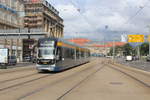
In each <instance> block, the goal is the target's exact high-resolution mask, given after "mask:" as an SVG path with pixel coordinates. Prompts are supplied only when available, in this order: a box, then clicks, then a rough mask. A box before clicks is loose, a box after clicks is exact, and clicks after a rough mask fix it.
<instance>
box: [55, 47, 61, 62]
mask: <svg viewBox="0 0 150 100" xmlns="http://www.w3.org/2000/svg"><path fill="white" fill-rule="evenodd" d="M56 59H57V60H58V61H59V60H61V59H62V49H61V48H60V47H58V48H57V52H56Z"/></svg>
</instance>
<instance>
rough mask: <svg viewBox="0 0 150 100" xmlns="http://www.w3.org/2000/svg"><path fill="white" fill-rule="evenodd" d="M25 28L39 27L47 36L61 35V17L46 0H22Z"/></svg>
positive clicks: (62, 26)
mask: <svg viewBox="0 0 150 100" xmlns="http://www.w3.org/2000/svg"><path fill="white" fill-rule="evenodd" d="M24 7H25V17H24V26H25V28H28V29H30V28H39V29H42V30H43V31H44V32H47V37H57V38H61V37H63V28H64V25H63V19H62V18H61V17H60V16H59V12H58V11H57V10H56V9H55V8H54V7H53V6H52V5H51V4H50V3H48V2H47V1H46V0H24Z"/></svg>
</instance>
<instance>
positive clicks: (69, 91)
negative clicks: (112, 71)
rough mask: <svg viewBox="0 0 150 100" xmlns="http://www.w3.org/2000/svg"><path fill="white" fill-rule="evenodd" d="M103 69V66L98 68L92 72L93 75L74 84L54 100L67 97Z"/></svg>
mask: <svg viewBox="0 0 150 100" xmlns="http://www.w3.org/2000/svg"><path fill="white" fill-rule="evenodd" d="M104 67H105V66H103V67H100V68H99V69H97V70H96V71H94V72H93V73H91V74H90V75H88V76H86V77H85V78H84V79H82V80H81V81H79V82H78V83H77V84H75V85H74V86H73V87H71V88H70V89H69V90H67V91H66V92H64V94H62V95H60V96H59V97H58V98H57V99H56V100H61V99H62V98H63V97H65V96H66V95H68V94H69V93H71V91H73V90H74V89H75V88H77V87H78V86H79V85H81V84H82V83H83V82H85V81H86V80H87V79H89V78H90V77H91V76H93V75H94V74H96V73H97V72H99V71H100V70H101V69H103V68H104Z"/></svg>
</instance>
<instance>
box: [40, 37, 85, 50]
mask: <svg viewBox="0 0 150 100" xmlns="http://www.w3.org/2000/svg"><path fill="white" fill-rule="evenodd" d="M43 40H54V41H58V42H63V43H65V44H68V45H71V46H75V47H78V48H81V49H87V48H85V47H82V46H80V45H77V44H75V43H72V42H69V41H67V40H65V39H62V38H53V37H48V38H40V39H39V41H43Z"/></svg>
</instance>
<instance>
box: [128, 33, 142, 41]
mask: <svg viewBox="0 0 150 100" xmlns="http://www.w3.org/2000/svg"><path fill="white" fill-rule="evenodd" d="M128 42H144V35H128Z"/></svg>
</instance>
